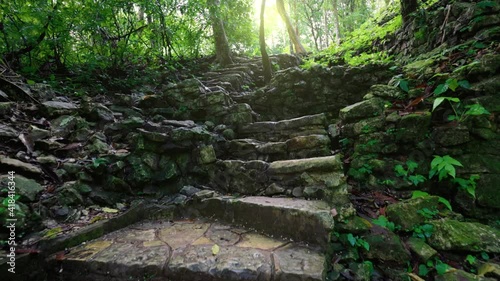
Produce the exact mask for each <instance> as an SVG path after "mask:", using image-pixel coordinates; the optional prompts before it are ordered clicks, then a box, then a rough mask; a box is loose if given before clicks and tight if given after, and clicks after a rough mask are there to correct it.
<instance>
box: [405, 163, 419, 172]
mask: <svg viewBox="0 0 500 281" xmlns="http://www.w3.org/2000/svg"><path fill="white" fill-rule="evenodd" d="M406 166H407V167H408V171H410V172H413V171H415V169H416V168H418V163H417V162H415V161H411V160H408V161H406Z"/></svg>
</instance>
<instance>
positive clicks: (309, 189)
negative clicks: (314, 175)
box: [303, 186, 325, 199]
mask: <svg viewBox="0 0 500 281" xmlns="http://www.w3.org/2000/svg"><path fill="white" fill-rule="evenodd" d="M303 194H304V197H305V198H310V199H322V198H323V197H325V190H324V188H323V187H321V186H306V187H304V190H303Z"/></svg>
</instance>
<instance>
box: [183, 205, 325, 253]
mask: <svg viewBox="0 0 500 281" xmlns="http://www.w3.org/2000/svg"><path fill="white" fill-rule="evenodd" d="M180 216H183V217H208V218H210V219H218V220H222V221H224V222H228V223H231V224H235V225H239V226H242V227H244V228H250V229H255V230H257V231H259V232H262V233H265V234H268V235H273V236H275V237H280V238H285V239H291V240H292V241H302V242H306V243H310V244H312V245H319V246H326V244H327V242H328V237H329V233H330V231H331V230H332V229H333V225H334V221H333V217H332V215H331V207H330V206H329V205H328V204H327V203H326V202H324V201H318V200H304V199H297V198H278V197H265V196H249V197H244V198H236V197H229V196H221V197H213V198H208V199H205V200H203V201H202V202H198V203H193V204H192V205H191V206H189V207H186V209H183V213H182V214H180Z"/></svg>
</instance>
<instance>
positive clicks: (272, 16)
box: [253, 0, 288, 53]
mask: <svg viewBox="0 0 500 281" xmlns="http://www.w3.org/2000/svg"><path fill="white" fill-rule="evenodd" d="M261 4H262V0H254V2H253V9H254V17H253V18H254V23H255V26H257V27H258V26H259V25H260V6H261ZM264 27H265V34H266V44H267V46H268V47H269V48H270V50H268V51H270V52H271V53H275V52H281V51H283V50H282V49H283V48H288V35H287V34H286V27H285V23H284V22H283V20H282V19H281V16H280V14H279V13H278V9H277V8H276V1H275V0H266V10H265V12H264Z"/></svg>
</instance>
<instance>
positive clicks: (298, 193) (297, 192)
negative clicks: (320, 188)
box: [292, 187, 303, 197]
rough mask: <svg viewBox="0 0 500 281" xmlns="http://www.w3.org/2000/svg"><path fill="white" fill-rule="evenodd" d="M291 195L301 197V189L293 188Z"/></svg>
mask: <svg viewBox="0 0 500 281" xmlns="http://www.w3.org/2000/svg"><path fill="white" fill-rule="evenodd" d="M292 195H293V196H294V197H302V195H303V192H302V188H300V187H295V188H294V189H293V190H292Z"/></svg>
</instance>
